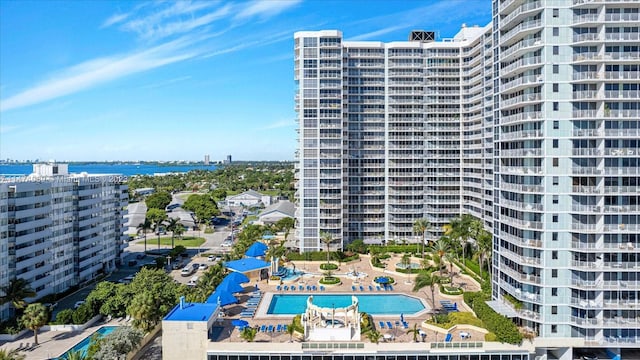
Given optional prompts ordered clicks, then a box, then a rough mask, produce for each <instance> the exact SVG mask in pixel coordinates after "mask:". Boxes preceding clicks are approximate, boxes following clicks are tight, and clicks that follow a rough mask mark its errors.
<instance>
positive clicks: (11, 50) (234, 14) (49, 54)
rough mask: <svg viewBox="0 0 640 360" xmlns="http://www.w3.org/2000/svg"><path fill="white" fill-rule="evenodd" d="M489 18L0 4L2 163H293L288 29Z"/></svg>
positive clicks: (451, 10)
mask: <svg viewBox="0 0 640 360" xmlns="http://www.w3.org/2000/svg"><path fill="white" fill-rule="evenodd" d="M490 20H491V1H490V0H439V1H438V0H404V1H401V0H394V1H387V0H367V1H365V0H344V1H332V0H305V1H301V0H265V1H248V0H247V1H212V0H207V1H149V2H145V1H116V0H113V1H111V0H109V1H107V0H87V1H78V0H73V1H57V0H39V1H18V0H0V159H14V160H35V159H40V160H56V161H65V160H66V161H112V160H123V161H124V160H130V161H137V160H167V161H169V160H191V161H197V160H202V159H203V158H204V155H205V154H208V155H210V157H211V160H212V161H213V160H222V159H224V158H225V157H226V155H232V156H233V159H234V160H293V159H294V153H295V149H296V138H297V134H296V131H295V130H296V122H295V119H296V113H295V111H294V93H295V83H294V79H293V34H294V32H296V31H312V30H333V29H336V30H340V31H342V33H343V37H344V39H345V40H347V41H348V40H363V41H364V40H371V41H405V40H407V37H408V34H409V32H410V31H411V30H418V29H419V30H432V31H436V32H437V34H438V36H439V37H440V38H450V37H453V36H454V35H455V34H456V33H457V32H458V31H459V29H460V26H461V24H463V23H466V24H467V25H468V26H471V25H475V24H477V25H480V26H484V25H486V24H487V23H488V22H489V21H490Z"/></svg>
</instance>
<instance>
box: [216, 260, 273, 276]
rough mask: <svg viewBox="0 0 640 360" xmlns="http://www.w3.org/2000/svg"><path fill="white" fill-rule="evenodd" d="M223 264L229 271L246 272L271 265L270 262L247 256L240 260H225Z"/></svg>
mask: <svg viewBox="0 0 640 360" xmlns="http://www.w3.org/2000/svg"><path fill="white" fill-rule="evenodd" d="M224 266H225V267H226V268H227V269H229V270H231V271H236V272H241V273H246V272H249V271H254V270H260V269H266V268H268V267H269V266H271V264H269V263H268V262H266V261H263V260H258V259H256V258H252V257H247V258H243V259H240V260H234V261H227V262H226V263H224Z"/></svg>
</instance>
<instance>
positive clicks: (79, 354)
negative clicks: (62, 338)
mask: <svg viewBox="0 0 640 360" xmlns="http://www.w3.org/2000/svg"><path fill="white" fill-rule="evenodd" d="M0 359H1V358H0ZM61 359H62V360H88V357H87V355H85V353H84V351H82V350H75V351H73V350H70V351H69V352H68V353H67V354H66V355H65V356H64V357H62V358H61Z"/></svg>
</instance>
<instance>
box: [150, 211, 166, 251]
mask: <svg viewBox="0 0 640 360" xmlns="http://www.w3.org/2000/svg"><path fill="white" fill-rule="evenodd" d="M147 219H149V220H150V221H151V223H152V224H153V228H154V229H156V234H157V235H158V249H160V227H161V226H162V225H163V224H164V221H165V220H166V219H167V213H165V212H164V210H160V209H149V210H147Z"/></svg>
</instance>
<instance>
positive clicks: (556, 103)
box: [553, 101, 560, 111]
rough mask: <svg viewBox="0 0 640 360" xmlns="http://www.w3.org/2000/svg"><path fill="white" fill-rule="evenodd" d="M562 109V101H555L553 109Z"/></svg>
mask: <svg viewBox="0 0 640 360" xmlns="http://www.w3.org/2000/svg"><path fill="white" fill-rule="evenodd" d="M558 110H560V103H559V102H557V101H554V102H553V111H558Z"/></svg>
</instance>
